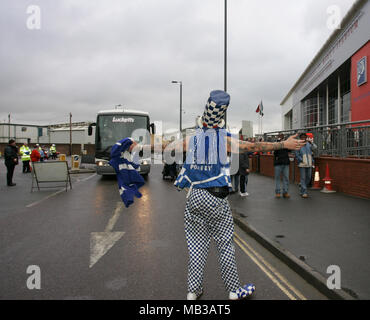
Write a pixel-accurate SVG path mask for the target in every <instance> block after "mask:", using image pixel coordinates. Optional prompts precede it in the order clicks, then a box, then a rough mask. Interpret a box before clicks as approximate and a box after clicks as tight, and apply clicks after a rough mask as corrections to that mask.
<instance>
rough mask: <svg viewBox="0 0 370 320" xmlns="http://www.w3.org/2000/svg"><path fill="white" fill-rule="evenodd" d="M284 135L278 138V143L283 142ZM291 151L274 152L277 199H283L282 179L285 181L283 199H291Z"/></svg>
mask: <svg viewBox="0 0 370 320" xmlns="http://www.w3.org/2000/svg"><path fill="white" fill-rule="evenodd" d="M283 140H284V135H283V134H280V135H279V136H278V141H283ZM289 164H290V160H289V150H288V149H281V150H276V151H274V173H275V197H276V198H280V197H281V178H282V179H283V183H282V184H283V188H282V190H283V197H284V198H290V195H289Z"/></svg>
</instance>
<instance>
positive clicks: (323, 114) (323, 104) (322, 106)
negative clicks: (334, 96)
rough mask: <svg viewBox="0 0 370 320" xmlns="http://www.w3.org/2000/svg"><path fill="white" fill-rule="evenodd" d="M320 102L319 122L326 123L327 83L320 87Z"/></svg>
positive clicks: (321, 124)
mask: <svg viewBox="0 0 370 320" xmlns="http://www.w3.org/2000/svg"><path fill="white" fill-rule="evenodd" d="M318 103H319V119H320V121H319V124H320V126H323V125H326V85H322V86H320V87H319V89H318Z"/></svg>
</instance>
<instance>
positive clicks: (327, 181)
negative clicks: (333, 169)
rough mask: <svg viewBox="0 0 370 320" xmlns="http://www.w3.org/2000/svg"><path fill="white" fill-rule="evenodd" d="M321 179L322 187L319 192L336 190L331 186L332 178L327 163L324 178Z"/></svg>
mask: <svg viewBox="0 0 370 320" xmlns="http://www.w3.org/2000/svg"><path fill="white" fill-rule="evenodd" d="M322 181H324V189H322V190H321V192H323V193H334V192H336V191H334V190H333V186H332V184H331V182H332V181H333V179H331V178H330V174H329V164H328V163H327V164H326V174H325V178H324V179H322Z"/></svg>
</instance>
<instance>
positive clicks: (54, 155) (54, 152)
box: [50, 143, 57, 160]
mask: <svg viewBox="0 0 370 320" xmlns="http://www.w3.org/2000/svg"><path fill="white" fill-rule="evenodd" d="M50 154H51V158H52V159H54V160H55V159H56V158H57V148H56V147H55V144H54V143H53V144H52V145H51V147H50Z"/></svg>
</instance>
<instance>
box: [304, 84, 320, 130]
mask: <svg viewBox="0 0 370 320" xmlns="http://www.w3.org/2000/svg"><path fill="white" fill-rule="evenodd" d="M317 102H318V99H317V90H314V91H313V92H312V93H310V94H309V95H308V96H307V97H306V98H305V99H303V100H302V102H301V107H302V123H303V126H304V127H306V128H307V127H314V126H317V124H318V106H317Z"/></svg>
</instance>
